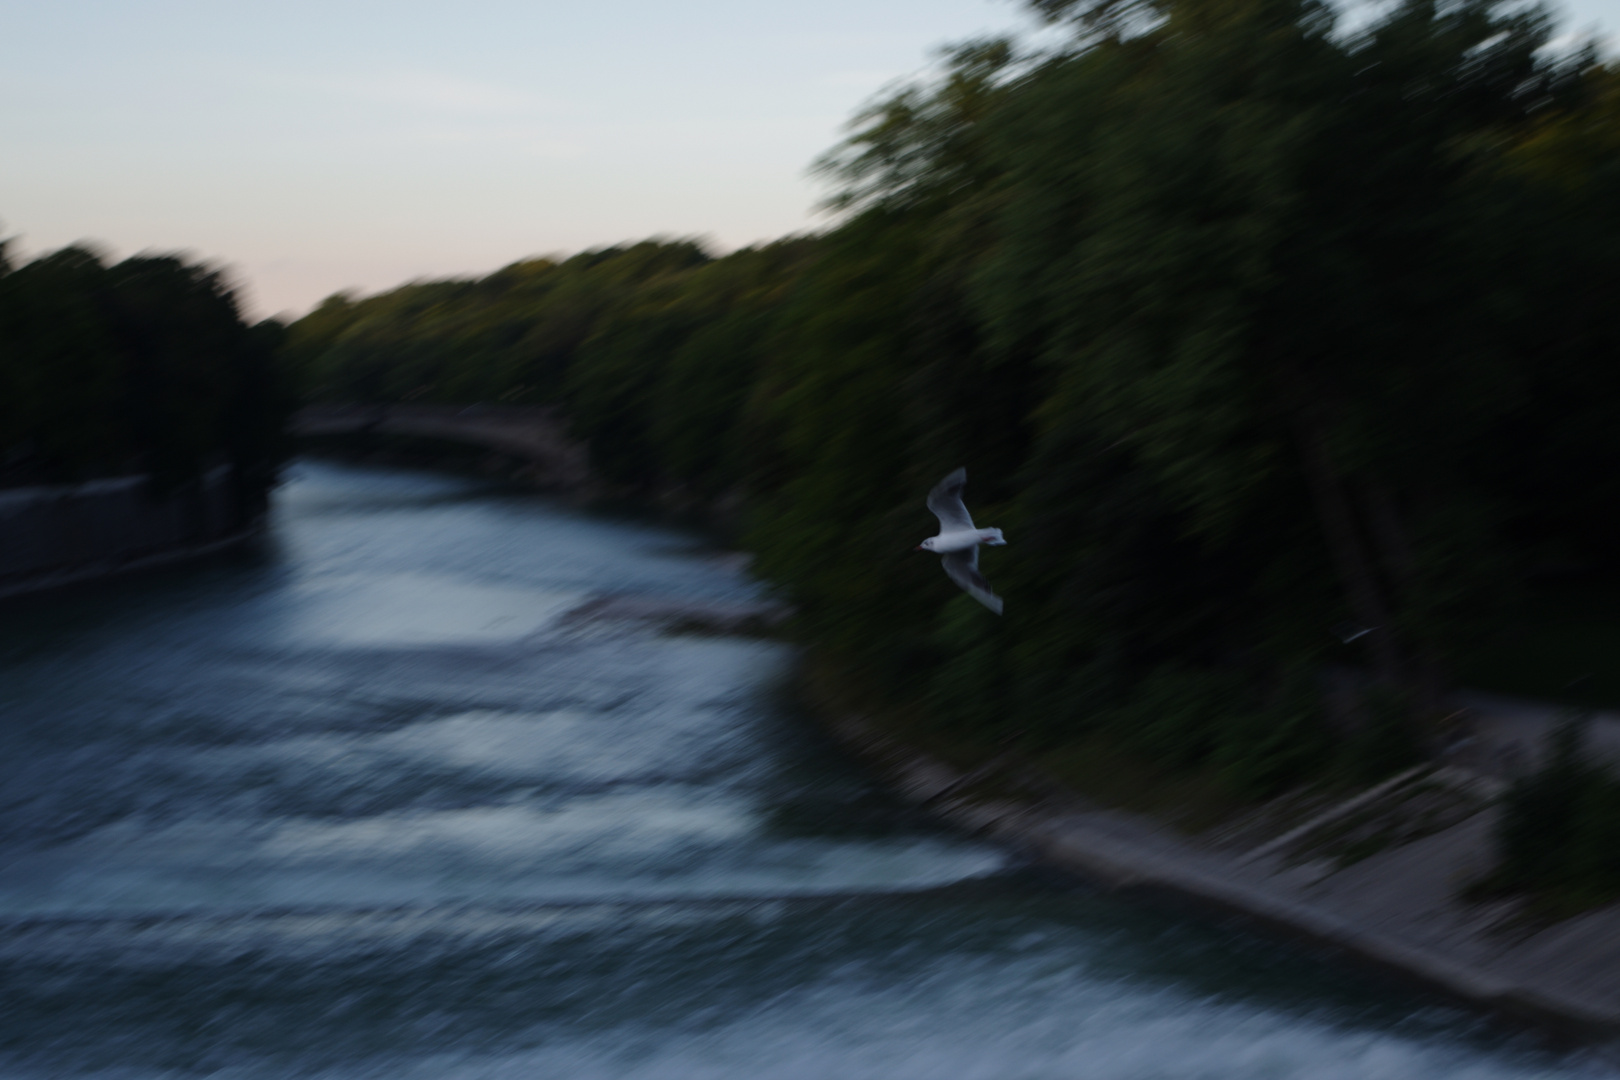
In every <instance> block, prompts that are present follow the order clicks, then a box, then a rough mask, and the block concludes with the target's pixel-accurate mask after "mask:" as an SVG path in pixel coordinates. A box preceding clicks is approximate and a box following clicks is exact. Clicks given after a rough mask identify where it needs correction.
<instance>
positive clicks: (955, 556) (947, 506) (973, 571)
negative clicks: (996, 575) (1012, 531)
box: [916, 469, 1007, 615]
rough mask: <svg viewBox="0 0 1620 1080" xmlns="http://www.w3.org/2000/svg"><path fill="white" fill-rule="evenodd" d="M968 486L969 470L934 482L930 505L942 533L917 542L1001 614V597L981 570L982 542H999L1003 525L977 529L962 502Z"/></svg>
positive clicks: (918, 548)
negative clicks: (964, 490)
mask: <svg viewBox="0 0 1620 1080" xmlns="http://www.w3.org/2000/svg"><path fill="white" fill-rule="evenodd" d="M966 486H967V470H966V469H957V470H956V471H955V472H953V473H951V474H950V475H949V476H947V477H946V478H945V479H943V480H941V481H940V482H939V483H937V484H935V485H934V490H933V491H930V492H929V493H928V509H930V510H932V511H933V512H934V516H935V517H937V518H939V535H938V536H930V537H929V538H928V539H926V540H924V541H923V542H922V543H920V544H918V545H917V548H916V550H918V551H937V552H939V553H940V554H941V555H942V556H944V557H943V558H942V559H940V562H941V563H942V564H944V567H945V572H946V573H947V574H949V575H950V577H951V580H952V581H954V582H956V583H957V584H958V585H960V586H962V588H963V589H965V590H967V594H968V595H969V596H971V597H973V599H975V600H977V601H978V602H979V603H981V604H983V605H984V606H985V607H987V608H989V609H990V610H991V611H993V612H995V613H996V614H997V615H1000V614H1001V597H999V596H997V595H996V594H995V593H993V592H991V591H990V583H989V582H988V581H986V580H984V575H983V574H981V573H979V545H980V544H990V545H992V546H999V545H1001V544H1005V543H1006V542H1007V541H1006V540H1004V539H1002V536H1001V530H1000V529H976V528H974V527H973V517H972V515H971V514H969V513H968V512H967V507H966V506H963V505H962V489H963V488H964V487H966Z"/></svg>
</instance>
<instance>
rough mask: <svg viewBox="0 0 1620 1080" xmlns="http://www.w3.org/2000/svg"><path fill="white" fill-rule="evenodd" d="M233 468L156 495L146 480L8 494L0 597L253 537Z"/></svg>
mask: <svg viewBox="0 0 1620 1080" xmlns="http://www.w3.org/2000/svg"><path fill="white" fill-rule="evenodd" d="M243 509H244V508H243V507H241V506H240V505H239V500H238V496H237V491H236V485H235V484H233V483H232V479H231V472H230V469H229V467H227V466H220V467H219V468H216V469H213V470H211V471H209V472H208V473H206V474H205V475H204V476H203V477H202V478H201V479H199V480H198V481H197V482H196V483H193V484H188V485H186V486H184V487H182V488H180V489H179V490H176V491H174V492H172V493H170V494H169V495H167V496H166V497H164V498H161V499H159V498H154V497H153V496H152V495H151V494H150V493H149V491H148V486H147V481H146V478H145V477H142V476H124V477H116V478H113V479H109V480H94V481H91V482H90V483H87V484H75V485H71V486H61V487H27V488H12V489H9V490H4V491H0V596H9V595H14V594H17V593H23V592H34V591H37V590H39V589H46V588H51V587H54V586H56V585H63V584H68V583H70V582H73V581H82V580H89V579H91V578H96V577H104V576H107V575H110V574H117V573H123V572H126V571H129V570H136V569H141V568H143V567H146V566H153V565H159V564H162V563H165V562H172V561H176V560H178V559H183V558H187V557H190V556H193V555H199V554H204V553H206V552H208V551H211V550H215V549H217V548H220V547H223V546H225V545H227V544H229V543H232V542H234V541H235V540H238V539H240V538H241V537H242V536H243V535H245V534H246V531H247V530H245V529H244V526H245V525H246V524H247V522H246V521H245V520H244V518H245V517H246V515H245V514H244V513H243Z"/></svg>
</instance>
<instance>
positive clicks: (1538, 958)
mask: <svg viewBox="0 0 1620 1080" xmlns="http://www.w3.org/2000/svg"><path fill="white" fill-rule="evenodd" d="M823 726H824V728H825V729H826V730H827V731H828V732H829V733H830V734H831V735H832V736H833V738H834V739H835V740H836V741H837V742H838V743H839V744H840V745H842V746H843V747H844V748H845V749H846V750H847V751H849V752H851V753H853V754H854V755H855V756H856V757H858V758H860V759H861V760H862V761H864V762H865V763H866V764H867V765H868V766H869V767H871V768H873V769H874V771H875V772H876V773H877V774H878V775H879V776H880V777H881V778H882V779H883V780H884V781H885V782H886V783H887V784H888V785H889V786H890V787H891V788H892V789H893V790H894V791H896V792H897V793H898V794H899V795H900V796H901V797H902V798H905V799H906V800H907V801H909V802H911V803H913V804H916V805H919V806H922V807H924V808H926V809H927V810H928V811H929V812H930V813H932V814H934V815H936V816H937V817H939V818H941V819H942V820H944V821H946V822H948V823H950V824H952V825H954V826H956V827H958V828H961V829H963V830H964V831H966V832H969V833H972V834H975V835H979V836H983V837H986V838H988V839H990V840H993V841H997V842H1000V843H1004V844H1008V845H1010V846H1014V847H1017V848H1020V849H1022V850H1024V851H1027V852H1028V853H1029V854H1030V855H1031V857H1032V858H1033V859H1034V860H1035V861H1037V862H1040V863H1043V864H1045V865H1048V866H1052V867H1055V868H1057V869H1060V870H1064V871H1068V872H1071V873H1074V874H1076V875H1077V876H1079V877H1082V878H1084V879H1086V880H1089V881H1091V882H1093V883H1095V884H1097V885H1099V886H1101V887H1102V888H1104V889H1106V890H1108V891H1111V892H1118V893H1122V894H1126V895H1138V896H1142V897H1144V898H1150V899H1155V900H1160V901H1163V900H1173V901H1178V902H1181V903H1183V904H1189V903H1190V904H1191V905H1193V906H1194V907H1196V908H1199V909H1202V910H1205V911H1210V912H1215V913H1218V914H1221V915H1224V916H1228V917H1236V918H1238V919H1240V920H1241V921H1243V922H1247V923H1250V924H1253V925H1255V926H1257V927H1260V928H1263V929H1265V930H1268V931H1271V932H1274V933H1280V934H1283V935H1285V936H1288V937H1292V938H1296V939H1299V940H1302V941H1305V942H1309V943H1311V944H1314V945H1317V946H1324V947H1326V948H1327V949H1329V950H1331V951H1332V952H1334V953H1337V954H1340V955H1341V956H1343V957H1344V958H1345V959H1347V960H1350V961H1352V962H1358V963H1362V964H1365V965H1368V966H1371V967H1374V968H1377V969H1379V970H1381V971H1383V972H1386V973H1390V974H1393V975H1396V976H1399V977H1401V978H1403V979H1405V980H1408V981H1412V982H1415V983H1417V984H1420V985H1422V986H1424V987H1427V988H1429V989H1433V990H1438V991H1440V992H1442V993H1444V994H1446V995H1447V996H1450V997H1453V998H1456V999H1459V1000H1462V1001H1465V1002H1467V1003H1469V1004H1472V1005H1474V1006H1477V1007H1480V1008H1482V1009H1484V1010H1486V1011H1487V1012H1491V1013H1494V1014H1496V1015H1499V1016H1502V1017H1506V1018H1508V1019H1510V1020H1513V1021H1516V1022H1519V1023H1524V1024H1527V1025H1529V1026H1531V1027H1533V1028H1535V1029H1538V1030H1540V1031H1543V1032H1544V1033H1546V1034H1548V1035H1550V1036H1552V1037H1553V1038H1555V1039H1557V1040H1558V1041H1560V1042H1576V1043H1580V1044H1584V1045H1588V1046H1593V1047H1597V1048H1600V1049H1602V1050H1607V1051H1610V1052H1611V1053H1612V1051H1613V1050H1614V1048H1615V1047H1616V1046H1620V905H1610V906H1608V907H1605V908H1600V909H1597V910H1595V911H1592V912H1587V913H1584V914H1582V915H1579V916H1576V917H1574V918H1572V919H1568V920H1565V921H1563V922H1560V923H1556V924H1553V925H1550V926H1544V927H1539V928H1534V929H1532V930H1531V931H1530V932H1528V933H1524V932H1522V930H1523V928H1522V927H1520V928H1519V929H1518V930H1510V929H1508V927H1509V926H1510V925H1511V922H1510V914H1511V913H1510V912H1508V911H1507V910H1505V908H1504V905H1501V904H1495V905H1492V904H1481V905H1468V904H1464V903H1462V902H1460V901H1458V900H1457V899H1456V896H1455V892H1456V889H1455V885H1456V883H1457V881H1458V880H1460V879H1461V878H1462V876H1463V875H1464V874H1466V873H1467V872H1468V871H1469V870H1470V869H1473V870H1476V871H1477V869H1478V867H1479V865H1480V864H1479V860H1480V858H1481V857H1482V856H1484V855H1488V842H1489V828H1488V826H1489V824H1490V819H1491V817H1492V811H1491V810H1490V808H1489V807H1488V806H1486V805H1483V804H1482V808H1481V809H1480V810H1478V811H1476V812H1474V813H1471V814H1468V815H1467V817H1466V818H1465V820H1462V821H1460V822H1459V823H1457V824H1454V825H1452V826H1450V827H1449V828H1446V829H1442V830H1440V831H1437V832H1434V833H1432V834H1430V835H1427V836H1424V837H1422V838H1419V839H1416V840H1413V841H1411V842H1409V843H1403V844H1397V845H1394V846H1392V847H1390V848H1388V849H1386V850H1383V851H1380V852H1378V853H1376V854H1374V855H1372V856H1370V857H1367V858H1365V859H1361V860H1358V861H1356V862H1354V863H1351V864H1349V865H1346V866H1343V867H1339V868H1336V869H1331V868H1330V869H1324V868H1323V866H1322V865H1321V860H1316V861H1315V862H1312V861H1311V860H1309V859H1307V860H1304V861H1301V860H1300V859H1298V858H1290V856H1289V851H1288V850H1287V847H1288V845H1287V844H1282V845H1279V844H1278V843H1277V838H1273V839H1272V840H1271V841H1268V842H1267V843H1265V844H1261V845H1259V847H1258V848H1251V849H1249V850H1245V851H1240V850H1234V849H1231V848H1226V847H1223V846H1221V845H1219V844H1216V843H1213V842H1210V841H1209V840H1207V839H1206V838H1204V837H1189V836H1186V835H1182V834H1178V833H1175V832H1173V831H1172V830H1171V829H1169V828H1168V827H1166V826H1165V825H1164V824H1162V823H1161V822H1158V821H1156V820H1155V819H1153V818H1151V817H1149V816H1147V815H1145V814H1139V813H1134V812H1129V811H1122V810H1116V809H1108V808H1104V807H1100V806H1091V805H1085V804H1084V803H1083V801H1082V800H1081V799H1080V797H1079V796H1078V795H1075V796H1074V803H1075V805H1072V806H1066V805H1053V804H1052V803H1051V802H1050V800H1048V799H1044V798H1042V799H1038V800H1035V801H1014V800H1012V799H1008V798H1005V797H975V796H974V794H973V786H974V780H975V774H976V773H978V772H979V770H975V771H974V772H969V773H964V772H962V771H960V770H959V769H957V768H955V767H953V766H951V765H948V764H946V763H944V762H942V761H940V760H938V759H937V758H935V757H933V756H932V755H930V754H928V753H926V752H925V751H922V750H920V749H918V748H917V747H915V746H911V745H908V744H906V743H903V742H901V741H900V740H898V739H895V738H894V737H892V736H889V735H887V734H884V733H883V732H881V731H879V730H877V729H876V728H875V727H874V726H873V725H871V724H869V723H868V722H867V721H865V720H863V719H862V718H861V717H859V716H858V715H854V714H851V713H849V712H842V713H840V714H838V715H829V714H826V713H824V714H823ZM1428 778H1429V777H1423V778H1406V777H1398V778H1395V779H1396V780H1401V781H1403V783H1404V782H1408V781H1409V780H1419V779H1428ZM1390 783H1392V782H1386V785H1380V787H1384V786H1387V785H1388V784H1390ZM1397 786H1399V785H1397ZM1371 794H1373V792H1372V791H1371V790H1370V791H1369V792H1365V793H1362V795H1361V796H1358V797H1357V799H1363V798H1365V797H1366V796H1368V795H1371ZM1379 794H1382V793H1379ZM1355 801H1357V800H1350V802H1355ZM1324 817H1327V816H1326V815H1324ZM1296 831H1297V830H1296ZM1285 838H1286V839H1290V840H1291V839H1292V837H1285ZM1267 847H1270V848H1272V849H1273V850H1260V849H1261V848H1267ZM1577 960H1578V962H1577ZM1609 1056H1610V1054H1609V1053H1606V1054H1605V1057H1606V1058H1607V1057H1609Z"/></svg>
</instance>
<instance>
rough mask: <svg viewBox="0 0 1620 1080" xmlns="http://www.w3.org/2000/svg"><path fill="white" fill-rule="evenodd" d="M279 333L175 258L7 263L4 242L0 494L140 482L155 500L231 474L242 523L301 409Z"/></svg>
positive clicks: (219, 281) (53, 257)
mask: <svg viewBox="0 0 1620 1080" xmlns="http://www.w3.org/2000/svg"><path fill="white" fill-rule="evenodd" d="M283 329H284V328H283V327H282V326H281V325H280V324H278V323H275V322H265V323H261V324H259V325H257V326H250V325H248V324H247V323H246V322H245V321H244V320H243V319H242V316H241V313H240V311H239V310H238V308H237V304H236V300H235V297H234V296H233V294H232V292H231V290H230V288H229V286H228V285H227V283H226V282H225V281H224V279H223V278H222V277H221V275H220V274H219V273H218V272H217V271H215V270H212V269H210V268H209V267H207V266H203V265H200V264H197V263H192V262H188V261H186V260H185V259H183V258H181V257H178V256H170V255H140V256H136V257H133V258H129V259H124V260H123V261H121V262H117V263H108V262H107V261H106V260H105V259H104V258H102V257H101V256H100V255H99V254H98V253H96V252H95V251H94V250H92V249H90V248H88V247H83V246H74V247H67V248H63V249H61V250H60V251H56V252H52V253H49V254H45V255H41V256H39V257H38V258H35V259H32V260H30V261H28V262H26V263H22V264H21V265H16V264H15V263H14V260H12V259H11V258H9V257H8V254H7V251H6V246H5V244H4V243H0V485H4V486H17V485H20V484H38V483H47V484H54V483H74V482H78V481H82V480H88V479H92V478H96V477H103V476H115V475H129V474H145V475H147V476H149V477H151V479H152V482H153V490H154V492H155V493H161V492H163V491H165V490H168V489H171V488H173V487H175V486H177V485H180V484H184V483H186V482H188V481H191V480H193V479H195V478H196V477H198V476H199V475H200V474H201V473H202V472H203V471H205V470H206V469H208V468H211V467H213V466H215V465H221V464H228V465H231V466H232V467H233V476H234V477H235V482H236V484H237V485H238V487H239V489H240V494H241V495H242V496H243V497H244V499H243V501H242V505H243V506H244V507H247V508H249V512H251V508H253V507H257V506H259V505H261V504H262V500H263V496H264V493H265V492H266V491H267V490H268V488H269V486H270V484H271V483H272V481H273V480H274V478H275V474H276V469H277V467H278V466H279V464H280V462H281V460H282V458H283V457H284V437H283V434H282V431H283V428H284V427H285V421H286V417H287V416H288V414H289V413H290V411H291V408H292V407H293V405H295V404H296V393H297V390H296V387H295V386H294V385H293V384H292V382H291V381H290V380H288V379H286V378H284V377H283V376H282V375H281V373H280V365H279V361H278V360H277V355H276V354H277V350H278V349H279V347H280V338H281V333H282V331H283Z"/></svg>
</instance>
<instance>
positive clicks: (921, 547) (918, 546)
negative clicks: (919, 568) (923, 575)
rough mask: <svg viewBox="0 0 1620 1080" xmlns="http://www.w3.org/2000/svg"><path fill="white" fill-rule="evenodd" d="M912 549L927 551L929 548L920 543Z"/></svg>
mask: <svg viewBox="0 0 1620 1080" xmlns="http://www.w3.org/2000/svg"><path fill="white" fill-rule="evenodd" d="M911 550H912V551H927V550H928V549H927V548H925V547H923V546H922V545H921V544H918V545H917V546H916V547H914V548H912V549H911Z"/></svg>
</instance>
